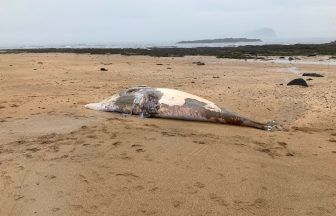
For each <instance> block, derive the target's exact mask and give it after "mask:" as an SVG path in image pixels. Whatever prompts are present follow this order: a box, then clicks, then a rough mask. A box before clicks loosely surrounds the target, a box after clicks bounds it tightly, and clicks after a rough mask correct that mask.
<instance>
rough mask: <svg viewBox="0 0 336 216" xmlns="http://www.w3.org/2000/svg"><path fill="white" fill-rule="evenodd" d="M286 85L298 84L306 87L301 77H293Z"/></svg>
mask: <svg viewBox="0 0 336 216" xmlns="http://www.w3.org/2000/svg"><path fill="white" fill-rule="evenodd" d="M287 85H299V86H304V87H308V84H307V82H306V80H304V79H302V78H298V79H293V80H292V81H290V82H289V83H288V84H287Z"/></svg>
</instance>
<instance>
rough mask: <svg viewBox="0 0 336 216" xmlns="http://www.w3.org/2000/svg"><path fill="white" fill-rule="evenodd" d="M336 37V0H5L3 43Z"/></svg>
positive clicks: (1, 5) (0, 17) (1, 6)
mask: <svg viewBox="0 0 336 216" xmlns="http://www.w3.org/2000/svg"><path fill="white" fill-rule="evenodd" d="M263 27H270V28H273V29H274V30H275V31H276V32H277V35H278V37H300V38H304V37H334V36H335V37H336V0H0V46H1V45H2V46H6V45H7V46H10V45H21V44H35V45H36V44H41V45H45V44H55V43H59V44H61V43H104V42H132V41H134V42H151V41H175V40H188V39H204V38H223V37H237V36H243V35H244V33H246V32H249V31H252V30H255V29H259V28H263Z"/></svg>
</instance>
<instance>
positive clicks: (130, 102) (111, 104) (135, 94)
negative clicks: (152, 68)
mask: <svg viewBox="0 0 336 216" xmlns="http://www.w3.org/2000/svg"><path fill="white" fill-rule="evenodd" d="M146 88H148V87H145V86H138V87H133V88H129V89H127V90H125V91H122V92H120V93H118V94H115V95H113V96H112V97H109V98H107V99H105V100H103V101H101V102H99V103H90V104H87V105H85V107H86V108H88V109H92V110H98V111H107V112H121V113H132V112H133V110H134V104H137V103H139V101H140V100H141V99H142V97H143V90H144V89H146Z"/></svg>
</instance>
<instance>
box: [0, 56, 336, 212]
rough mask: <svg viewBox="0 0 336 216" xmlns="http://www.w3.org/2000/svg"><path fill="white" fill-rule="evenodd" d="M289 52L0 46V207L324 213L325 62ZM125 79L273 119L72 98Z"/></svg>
mask: <svg viewBox="0 0 336 216" xmlns="http://www.w3.org/2000/svg"><path fill="white" fill-rule="evenodd" d="M300 58H301V59H302V61H299V62H294V61H293V62H292V63H289V62H288V63H284V62H276V61H275V62H272V61H254V60H249V61H244V60H230V59H217V58H215V57H202V56H193V57H188V56H187V57H181V58H171V57H169V58H168V57H167V58H157V57H147V56H120V55H90V54H54V53H49V54H1V55H0V194H1V196H0V215H1V216H2V215H11V216H16V215H41V216H45V215H81V216H83V215H125V216H126V215H195V216H200V215H232V216H238V215H242V216H245V215H265V216H268V215H275V216H278V215H279V216H280V215H281V216H282V215H314V216H315V215H316V216H318V215H330V216H332V215H336V166H335V165H336V127H335V126H336V108H335V107H336V64H335V63H334V61H333V63H331V64H328V63H326V62H327V58H328V57H326V56H317V57H309V58H308V57H306V58H303V57H300ZM196 61H201V62H204V63H205V65H203V66H198V65H196V64H193V62H196ZM305 62H306V63H305ZM312 62H313V63H312ZM314 62H315V63H314ZM100 68H106V69H107V71H101V70H100ZM304 72H316V73H319V74H322V75H324V77H316V78H315V77H312V80H310V81H308V84H309V85H310V86H309V87H308V88H304V87H299V86H287V85H286V84H287V83H288V82H289V81H290V80H292V79H294V78H297V77H301V75H302V73H304ZM307 78H308V77H305V79H307ZM136 85H147V86H153V87H167V88H174V89H178V90H182V91H186V92H189V93H192V94H195V95H198V96H201V97H203V98H206V99H208V100H211V101H213V102H215V103H216V104H218V105H221V106H223V107H226V108H228V109H230V110H233V111H236V112H238V113H240V114H242V115H244V116H247V117H249V118H251V119H254V120H258V121H262V122H265V121H268V120H276V121H277V122H279V123H280V124H281V125H282V126H283V128H284V129H283V130H282V131H275V132H266V131H261V130H257V129H253V128H244V127H237V126H229V125H221V124H211V123H201V122H186V121H176V120H164V119H153V118H147V119H146V118H139V117H137V116H124V115H120V114H116V113H103V112H97V111H93V110H88V109H85V108H84V105H85V104H87V103H90V102H97V101H100V100H102V99H105V98H107V97H109V96H111V95H112V94H114V93H116V92H119V91H120V90H122V89H125V88H128V87H132V86H136Z"/></svg>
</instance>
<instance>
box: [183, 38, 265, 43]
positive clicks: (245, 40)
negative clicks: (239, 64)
mask: <svg viewBox="0 0 336 216" xmlns="http://www.w3.org/2000/svg"><path fill="white" fill-rule="evenodd" d="M240 42H243V43H251V42H262V40H260V39H249V38H222V39H205V40H192V41H179V42H177V43H178V44H194V43H240Z"/></svg>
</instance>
